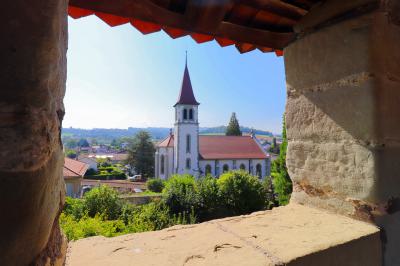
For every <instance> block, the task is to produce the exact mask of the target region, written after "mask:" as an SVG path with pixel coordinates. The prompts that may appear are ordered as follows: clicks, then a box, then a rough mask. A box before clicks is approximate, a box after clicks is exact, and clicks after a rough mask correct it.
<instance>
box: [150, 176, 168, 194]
mask: <svg viewBox="0 0 400 266" xmlns="http://www.w3.org/2000/svg"><path fill="white" fill-rule="evenodd" d="M146 184H147V189H148V190H150V191H153V192H156V193H160V192H161V191H162V190H163V189H164V181H163V180H162V179H161V178H151V179H149V180H147V183H146Z"/></svg>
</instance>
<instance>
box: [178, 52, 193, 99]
mask: <svg viewBox="0 0 400 266" xmlns="http://www.w3.org/2000/svg"><path fill="white" fill-rule="evenodd" d="M178 104H188V105H199V103H198V102H197V101H196V98H195V97H194V93H193V88H192V83H191V81H190V76H189V70H188V67H187V51H186V59H185V70H184V72H183V80H182V87H181V92H180V93H179V98H178V101H177V102H176V104H175V105H174V106H176V105H178Z"/></svg>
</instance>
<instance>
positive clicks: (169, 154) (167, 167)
mask: <svg viewBox="0 0 400 266" xmlns="http://www.w3.org/2000/svg"><path fill="white" fill-rule="evenodd" d="M162 155H164V173H163V174H162V173H161V156H162ZM173 156H174V149H173V148H172V147H159V148H157V152H156V168H155V175H156V177H159V178H162V179H168V178H169V177H170V176H171V175H173V173H174V157H173Z"/></svg>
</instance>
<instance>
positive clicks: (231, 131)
mask: <svg viewBox="0 0 400 266" xmlns="http://www.w3.org/2000/svg"><path fill="white" fill-rule="evenodd" d="M225 135H227V136H241V135H242V131H240V126H239V121H238V120H237V118H236V113H232V116H231V120H230V121H229V124H228V126H227V128H226V132H225Z"/></svg>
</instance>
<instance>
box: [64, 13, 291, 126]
mask: <svg viewBox="0 0 400 266" xmlns="http://www.w3.org/2000/svg"><path fill="white" fill-rule="evenodd" d="M68 22H69V25H68V27H69V44H68V45H69V47H68V75H67V76H68V78H67V90H66V95H65V99H64V104H65V109H66V114H65V118H64V122H63V126H64V127H70V126H72V127H79V128H127V127H172V126H173V122H174V121H173V119H174V110H173V107H172V106H173V105H174V104H175V102H176V100H177V97H178V93H179V90H180V85H181V82H182V76H183V70H184V63H185V51H186V50H187V51H188V66H189V72H190V76H191V80H192V85H193V89H194V93H195V96H196V98H197V101H199V102H200V103H201V104H200V107H199V108H200V111H199V120H200V126H203V127H210V126H219V125H225V124H227V122H228V121H229V118H230V116H231V113H232V112H236V115H237V117H238V119H239V123H240V124H241V125H243V126H249V127H254V128H257V129H265V130H271V131H273V132H275V133H280V132H281V124H282V114H283V112H284V107H285V95H286V92H285V74H284V64H283V57H277V56H275V54H273V53H266V54H263V53H261V52H259V51H253V52H249V53H246V54H240V53H239V52H238V51H237V50H236V49H235V48H234V47H233V46H231V47H225V48H221V47H220V46H219V45H218V44H217V43H216V42H215V41H213V42H208V43H204V44H197V43H195V41H194V40H192V39H191V38H190V37H183V38H178V39H175V40H173V39H171V38H170V37H169V36H168V35H167V34H166V33H164V32H162V31H161V32H157V33H153V34H149V35H143V34H141V33H140V32H139V31H137V30H136V29H135V28H133V27H132V26H130V25H129V24H126V25H122V26H118V27H113V28H112V27H109V26H108V25H107V24H105V23H104V22H103V21H101V20H100V19H98V18H97V17H95V16H90V17H86V18H82V19H78V20H73V19H71V18H69V21H68Z"/></svg>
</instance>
